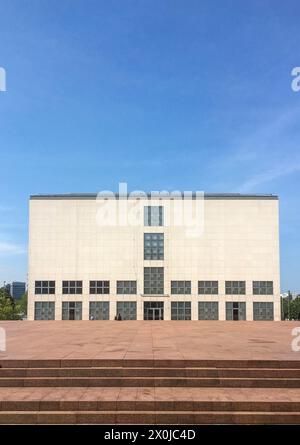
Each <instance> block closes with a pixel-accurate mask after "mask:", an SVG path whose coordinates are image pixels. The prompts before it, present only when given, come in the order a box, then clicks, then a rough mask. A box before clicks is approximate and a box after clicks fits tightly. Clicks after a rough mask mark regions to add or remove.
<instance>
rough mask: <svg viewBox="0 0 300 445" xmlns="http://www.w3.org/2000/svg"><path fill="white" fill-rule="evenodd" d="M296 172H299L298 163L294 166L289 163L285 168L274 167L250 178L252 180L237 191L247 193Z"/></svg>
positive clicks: (247, 181) (299, 165) (280, 166)
mask: <svg viewBox="0 0 300 445" xmlns="http://www.w3.org/2000/svg"><path fill="white" fill-rule="evenodd" d="M296 172H300V162H299V163H296V164H295V163H291V164H290V165H287V166H282V165H276V166H274V167H273V168H272V169H270V170H266V171H263V172H261V173H258V174H256V175H254V176H252V178H250V179H248V180H246V181H245V182H244V183H243V184H242V185H241V186H240V187H239V188H238V191H239V192H241V193H242V192H249V191H251V190H253V189H255V188H257V187H258V186H260V185H262V184H265V183H267V182H270V181H274V180H276V179H279V178H280V177H282V176H287V175H290V174H293V173H296Z"/></svg>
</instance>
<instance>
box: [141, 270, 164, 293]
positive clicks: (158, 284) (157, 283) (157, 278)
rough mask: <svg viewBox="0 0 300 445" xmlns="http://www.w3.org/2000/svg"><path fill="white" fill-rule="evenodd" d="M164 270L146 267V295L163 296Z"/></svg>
mask: <svg viewBox="0 0 300 445" xmlns="http://www.w3.org/2000/svg"><path fill="white" fill-rule="evenodd" d="M163 293H164V268H163V267H144V294H148V295H163Z"/></svg>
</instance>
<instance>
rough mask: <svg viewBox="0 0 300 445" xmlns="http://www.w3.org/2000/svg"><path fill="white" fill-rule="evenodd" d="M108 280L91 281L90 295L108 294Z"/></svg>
mask: <svg viewBox="0 0 300 445" xmlns="http://www.w3.org/2000/svg"><path fill="white" fill-rule="evenodd" d="M109 288H110V283H109V280H91V281H90V295H107V294H109Z"/></svg>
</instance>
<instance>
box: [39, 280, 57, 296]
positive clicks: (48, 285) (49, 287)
mask: <svg viewBox="0 0 300 445" xmlns="http://www.w3.org/2000/svg"><path fill="white" fill-rule="evenodd" d="M35 294H36V295H41V294H55V281H36V282H35Z"/></svg>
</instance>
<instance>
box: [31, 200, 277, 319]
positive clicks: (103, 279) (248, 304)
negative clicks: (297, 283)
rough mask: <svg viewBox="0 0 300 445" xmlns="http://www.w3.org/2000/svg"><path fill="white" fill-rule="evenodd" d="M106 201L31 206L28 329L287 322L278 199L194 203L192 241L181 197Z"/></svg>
mask: <svg viewBox="0 0 300 445" xmlns="http://www.w3.org/2000/svg"><path fill="white" fill-rule="evenodd" d="M128 198H129V199H128ZM100 201H101V202H99V199H98V198H97V195H96V194H68V195H34V196H31V197H30V228H29V232H30V233H29V284H28V286H29V287H28V319H31V320H33V319H37V320H41V319H43V320H45V319H55V320H61V319H63V320H74V319H75V320H81V319H82V320H89V319H91V320H93V319H94V320H95V319H104V320H108V319H110V320H113V319H114V318H115V316H116V314H121V316H122V318H123V319H130V320H136V319H137V320H143V319H144V320H153V319H162V320H217V319H218V320H280V283H279V222H278V197H277V196H274V195H240V194H204V195H202V196H200V197H198V195H197V194H193V195H192V196H190V198H189V202H187V203H188V204H195V205H199V206H200V207H199V208H200V210H201V213H199V214H197V218H198V219H199V221H198V219H197V218H195V222H194V223H195V227H192V230H191V231H189V230H190V229H191V227H190V226H191V224H190V221H189V220H188V219H187V220H186V221H187V223H185V222H183V223H177V224H175V223H174V221H173V220H174V219H175V217H174V215H175V216H176V215H177V214H178V212H177V213H176V211H175V212H174V206H176V205H178V204H179V205H181V204H182V202H183V201H184V200H183V198H181V197H178V198H174V197H172V196H171V195H168V194H165V195H164V194H161V195H159V194H158V195H157V196H156V197H155V199H153V198H152V199H150V195H144V194H141V195H140V196H139V195H138V194H137V195H136V196H130V197H128V196H127V195H126V197H125V196H123V195H122V196H121V195H113V196H112V195H110V194H107V195H103V196H101V200H100ZM184 203H186V201H184ZM104 205H105V206H108V207H107V208H106V213H108V214H109V215H110V216H109V217H108V218H107V221H106V222H105V214H106V213H105V212H103V206H104ZM115 205H119V206H123V205H127V206H129V209H128V207H127V209H126V212H127V216H128V214H129V218H127V219H126V218H123V220H122V221H121V220H120V219H118V218H119V217H120V214H121V213H122V212H120V209H118V211H117V212H116V213H114V212H115V210H114V206H115ZM109 206H111V207H109ZM135 207H136V208H138V209H139V210H138V211H137V213H136V214H135V217H136V215H138V217H139V218H137V217H136V219H135V220H134V223H133V222H132V221H129V220H130V218H131V217H132V214H133V211H134V209H135ZM101 209H102V210H101ZM99 212H100V217H99ZM101 212H102V213H101ZM118 212H119V213H118ZM141 212H142V213H143V215H142V217H140V216H141V215H140V213H141ZM172 212H173V213H172ZM170 214H172V215H173V216H172V217H170ZM115 215H117V217H116V218H114V217H113V216H115ZM176 217H177V216H176ZM172 218H173V219H172ZM137 219H138V223H136V221H137ZM200 220H201V221H200ZM128 221H129V222H128ZM172 221H173V223H172ZM193 230H194V233H192V232H193Z"/></svg>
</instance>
